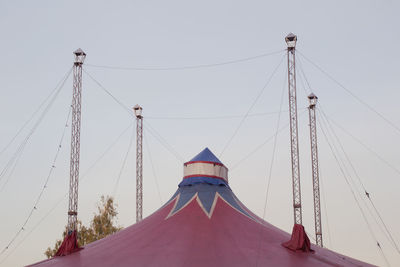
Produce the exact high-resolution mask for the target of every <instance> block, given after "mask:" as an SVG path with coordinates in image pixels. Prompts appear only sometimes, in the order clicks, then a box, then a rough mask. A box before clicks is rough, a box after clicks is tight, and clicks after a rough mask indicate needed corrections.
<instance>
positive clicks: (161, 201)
mask: <svg viewBox="0 0 400 267" xmlns="http://www.w3.org/2000/svg"><path fill="white" fill-rule="evenodd" d="M146 136H147V135H146ZM143 139H144V143H145V144H146V148H147V154H148V155H149V159H150V165H151V170H152V172H153V177H154V181H155V184H156V188H157V192H158V197H159V199H160V204H161V205H162V204H163V200H162V197H161V191H160V186H159V184H158V177H157V174H156V169H155V168H154V164H153V158H152V156H151V150H150V146H149V143H148V142H147V138H146V137H144V138H143Z"/></svg>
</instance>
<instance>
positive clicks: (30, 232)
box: [0, 123, 133, 264]
mask: <svg viewBox="0 0 400 267" xmlns="http://www.w3.org/2000/svg"><path fill="white" fill-rule="evenodd" d="M132 126H133V124H132V123H131V124H129V126H128V127H127V128H125V129H124V130H123V131H122V132H121V134H120V135H119V136H118V137H117V138H116V139H115V140H114V141H113V143H111V145H110V146H108V147H107V148H106V149H105V150H104V152H103V153H102V154H101V155H100V156H99V157H98V158H97V159H96V160H95V161H94V162H93V164H92V165H91V166H90V167H89V168H88V169H87V170H86V171H85V172H84V173H83V175H82V176H81V178H80V180H81V182H83V181H84V180H85V178H86V177H87V175H88V174H89V173H90V171H91V170H92V169H93V168H94V167H95V166H96V165H97V164H98V163H99V162H100V160H101V159H103V158H104V156H105V155H106V154H107V153H108V152H109V151H110V150H111V149H112V148H113V147H114V146H115V145H116V144H117V143H118V141H119V140H120V139H121V138H122V136H123V135H124V134H125V133H126V132H127V131H128V130H129V129H130V128H131V127H132ZM67 196H68V192H67V193H65V194H64V196H63V197H62V198H60V199H59V200H58V201H57V202H56V204H55V205H54V206H53V207H52V208H51V209H50V210H49V211H48V212H47V213H46V215H45V216H43V217H42V218H41V219H40V220H39V222H38V223H37V224H35V226H33V227H32V229H31V230H30V231H29V232H28V233H27V234H26V235H25V237H24V238H23V239H22V240H21V241H20V242H19V243H18V244H17V245H16V246H15V247H14V249H13V250H12V251H11V252H10V253H9V254H8V255H7V256H6V257H5V258H4V259H3V260H2V261H1V262H0V264H1V263H3V262H4V261H5V260H6V259H7V258H8V257H9V256H10V255H11V254H12V253H14V251H15V250H16V249H17V248H18V247H19V246H20V245H21V244H23V242H24V241H25V240H26V239H27V238H28V237H29V236H30V235H31V234H32V232H34V231H35V230H36V229H37V227H39V225H40V224H41V223H42V222H43V221H44V220H45V219H46V218H47V217H48V216H50V214H51V213H52V212H53V211H54V210H55V209H56V208H57V207H58V206H59V205H60V204H61V203H62V202H63V201H64V200H66V197H67ZM0 255H1V254H0Z"/></svg>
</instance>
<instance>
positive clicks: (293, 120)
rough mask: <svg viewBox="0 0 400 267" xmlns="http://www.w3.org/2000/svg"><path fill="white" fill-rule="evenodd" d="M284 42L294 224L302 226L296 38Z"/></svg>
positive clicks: (290, 37) (289, 38) (291, 35)
mask: <svg viewBox="0 0 400 267" xmlns="http://www.w3.org/2000/svg"><path fill="white" fill-rule="evenodd" d="M285 41H286V43H287V60H288V84H289V111H290V112H289V115H290V147H291V155H292V182H293V209H294V223H295V224H302V215H301V190H300V163H299V138H298V127H297V100H296V64H295V63H296V62H295V51H296V41H297V36H296V35H294V34H293V33H290V34H289V35H288V36H286V38H285Z"/></svg>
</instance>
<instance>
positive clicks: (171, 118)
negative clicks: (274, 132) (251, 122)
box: [146, 110, 288, 120]
mask: <svg viewBox="0 0 400 267" xmlns="http://www.w3.org/2000/svg"><path fill="white" fill-rule="evenodd" d="M282 112H288V110H283V111H282ZM278 113H279V111H271V112H261V113H251V114H248V115H247V116H248V117H256V116H268V115H274V114H278ZM242 117H243V115H222V116H209V117H172V116H171V117H156V116H146V119H147V120H148V119H151V120H223V119H237V118H242Z"/></svg>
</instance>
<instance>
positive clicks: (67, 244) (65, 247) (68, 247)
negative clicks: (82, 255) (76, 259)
mask: <svg viewBox="0 0 400 267" xmlns="http://www.w3.org/2000/svg"><path fill="white" fill-rule="evenodd" d="M78 250H81V248H80V247H79V245H78V238H77V232H76V231H73V232H72V233H71V234H67V235H66V236H65V238H64V241H63V242H62V244H61V246H60V248H59V249H58V251H57V253H56V255H55V256H66V255H69V254H71V253H74V252H76V251H78Z"/></svg>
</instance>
